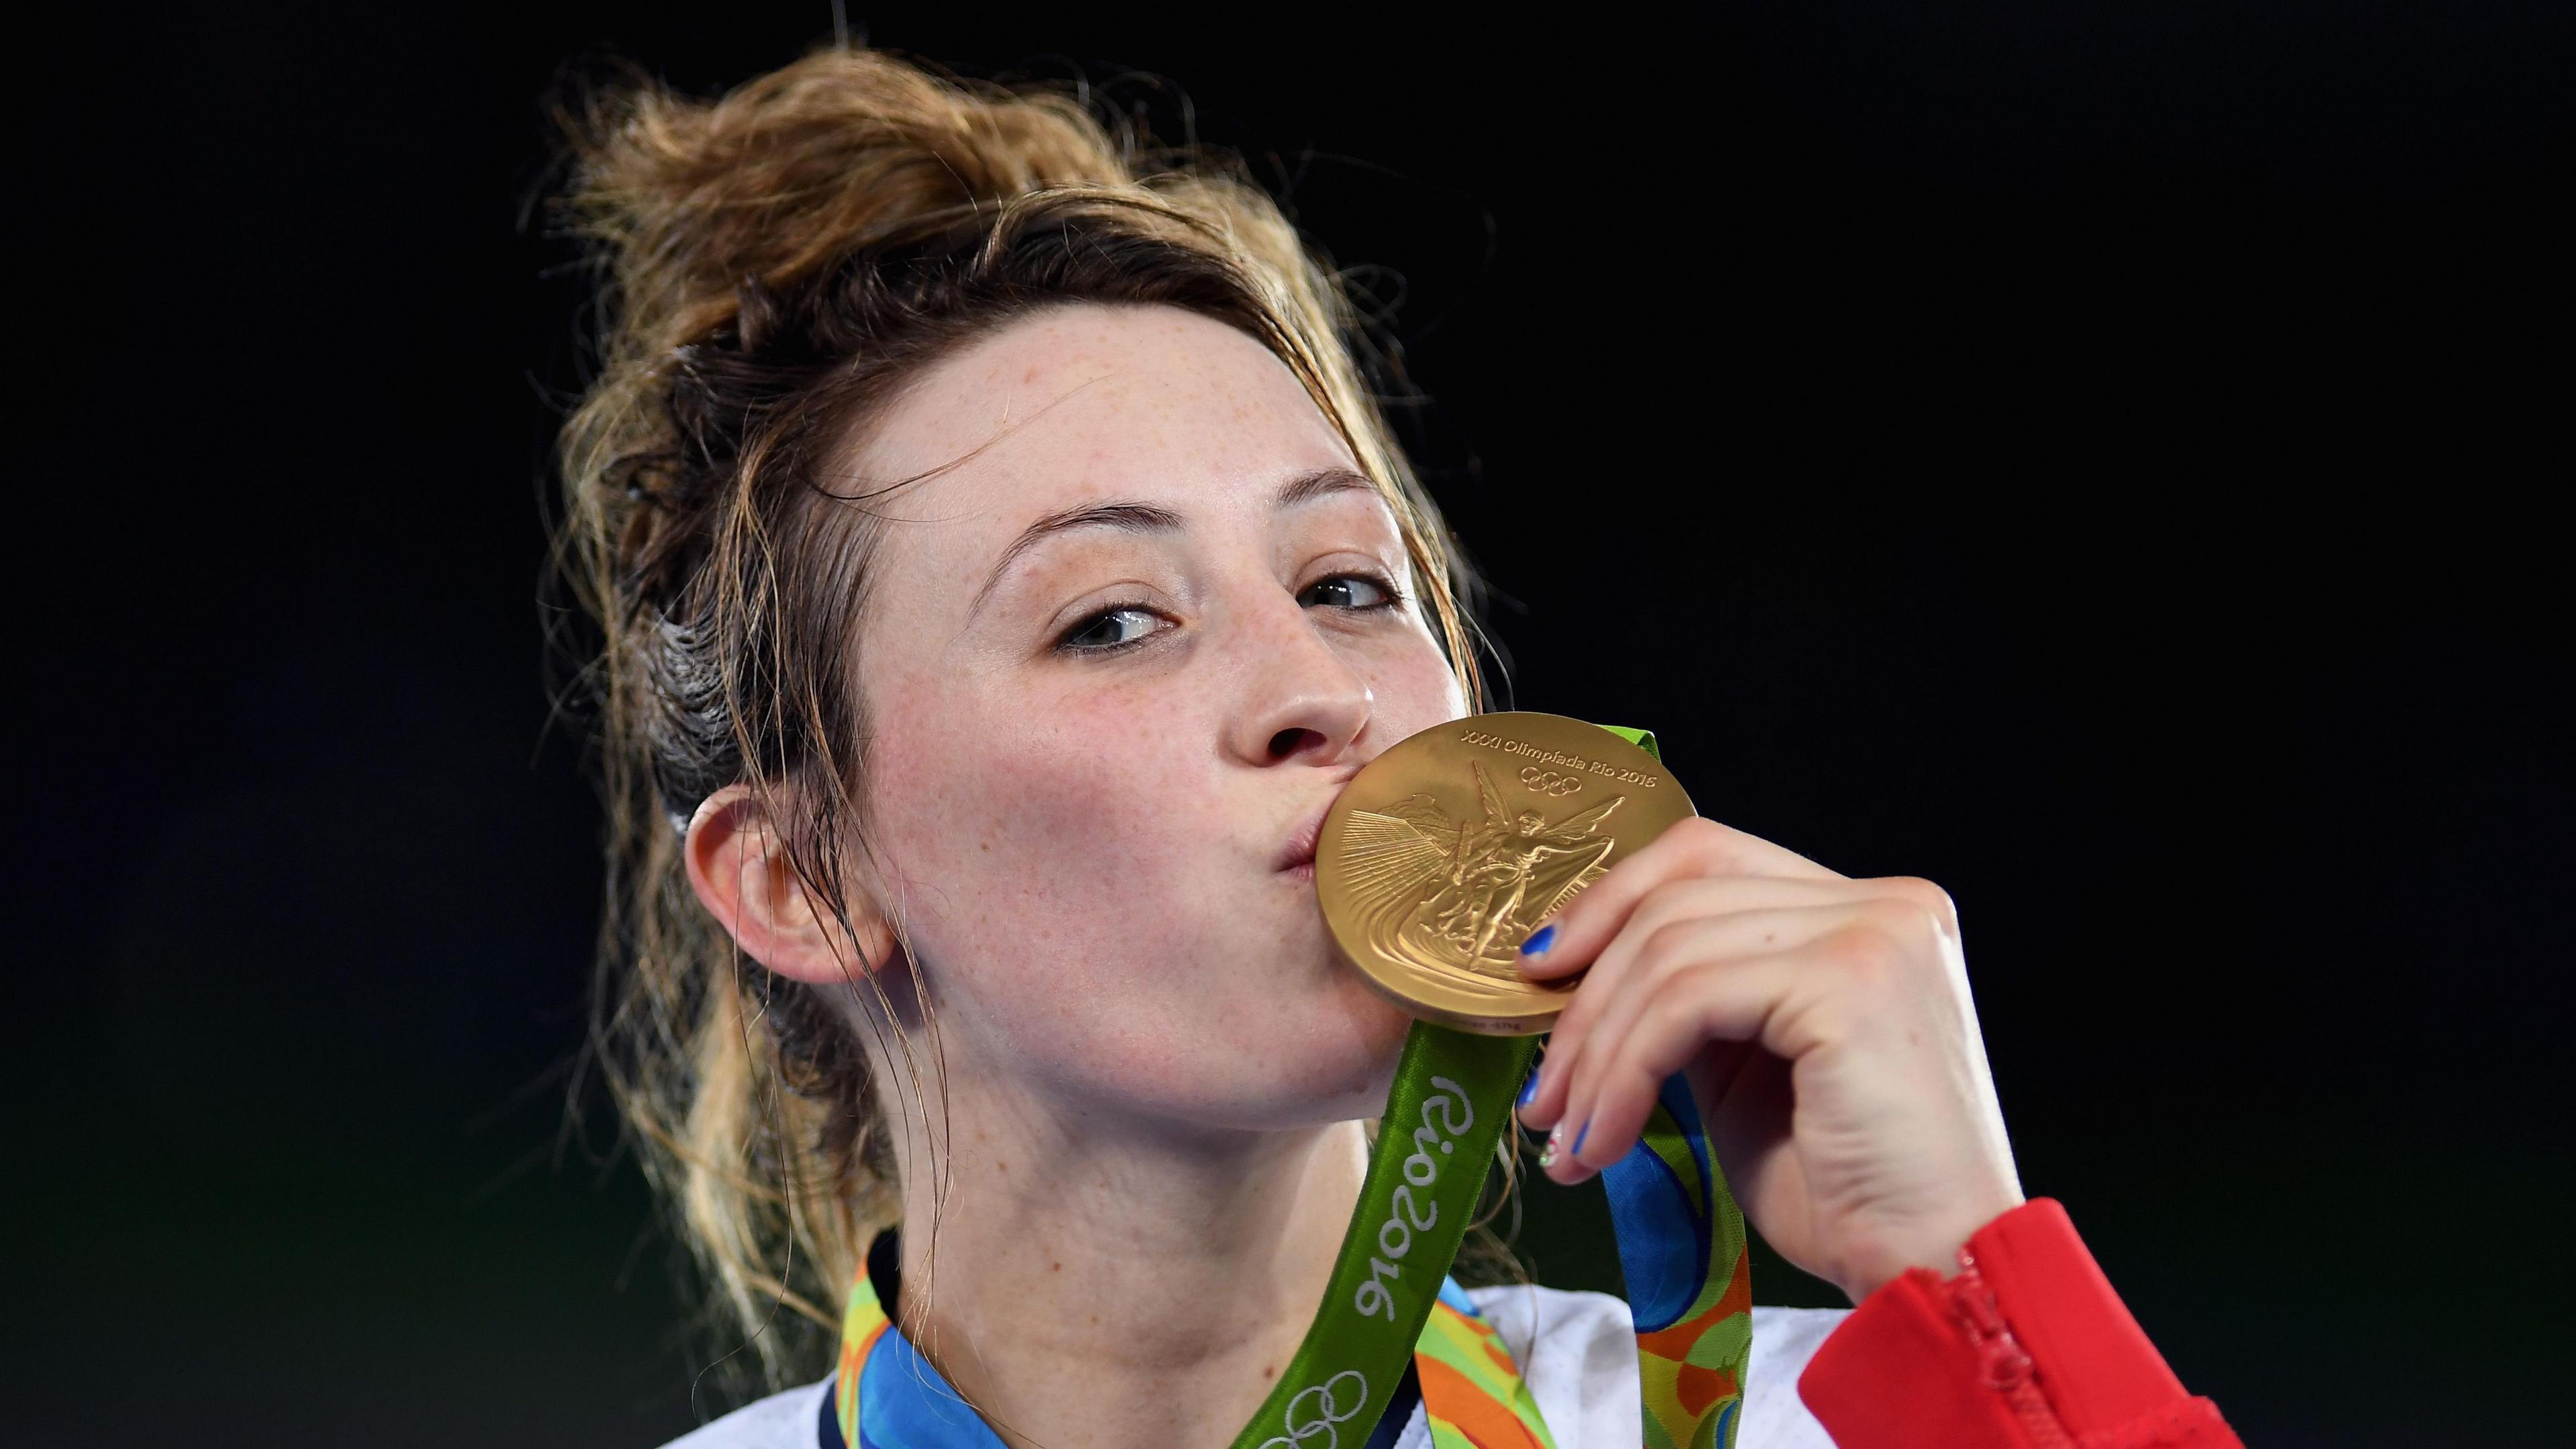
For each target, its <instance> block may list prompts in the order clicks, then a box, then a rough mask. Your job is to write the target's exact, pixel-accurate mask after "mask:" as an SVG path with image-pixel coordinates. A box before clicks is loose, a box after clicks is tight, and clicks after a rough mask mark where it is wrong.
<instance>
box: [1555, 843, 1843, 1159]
mask: <svg viewBox="0 0 2576 1449" xmlns="http://www.w3.org/2000/svg"><path fill="white" fill-rule="evenodd" d="M1860 886H1861V883H1860V882H1857V881H1848V880H1843V879H1841V878H1839V877H1837V878H1835V879H1832V880H1810V879H1804V878H1784V877H1780V876H1700V877H1685V878H1683V879H1680V880H1672V881H1666V882H1665V883H1663V884H1662V885H1659V886H1657V887H1655V888H1654V889H1653V890H1652V891H1649V892H1648V893H1647V894H1646V896H1645V898H1644V899H1643V900H1642V901H1640V902H1639V903H1638V905H1637V907H1636V909H1634V910H1633V911H1631V912H1630V913H1629V915H1628V918H1627V920H1626V921H1625V922H1624V923H1623V924H1622V925H1621V926H1620V929H1619V932H1618V934H1616V935H1615V936H1613V937H1611V940H1610V944H1609V945H1608V946H1607V947H1605V948H1603V950H1602V951H1601V952H1600V954H1599V955H1598V956H1597V957H1596V958H1595V959H1594V961H1593V963H1592V968H1591V970H1590V971H1589V972H1588V973H1587V974H1586V975H1585V976H1584V978H1583V984H1582V986H1581V987H1580V988H1579V989H1578V990H1576V992H1575V993H1574V996H1573V999H1572V1000H1571V1001H1569V1002H1568V1003H1567V1005H1566V1009H1565V1010H1564V1012H1562V1013H1560V1014H1559V1015H1558V1017H1557V1020H1556V1025H1555V1027H1554V1033H1555V1035H1554V1036H1553V1038H1552V1039H1551V1041H1550V1045H1549V1054H1548V1058H1547V1060H1546V1061H1543V1062H1542V1063H1541V1066H1540V1071H1539V1075H1538V1077H1537V1087H1536V1089H1535V1090H1534V1091H1533V1092H1532V1093H1531V1094H1530V1101H1529V1102H1528V1103H1526V1104H1524V1106H1523V1110H1522V1112H1521V1120H1522V1121H1524V1122H1527V1123H1529V1124H1530V1125H1531V1126H1534V1127H1545V1126H1547V1125H1548V1124H1549V1123H1550V1122H1552V1121H1554V1120H1555V1119H1554V1118H1553V1116H1551V1115H1548V1114H1549V1113H1552V1112H1553V1111H1554V1110H1555V1108H1556V1104H1557V1103H1558V1102H1559V1101H1560V1100H1562V1095H1563V1094H1562V1093H1561V1092H1559V1091H1557V1090H1555V1088H1557V1087H1558V1086H1560V1085H1561V1084H1562V1083H1563V1082H1564V1081H1565V1077H1566V1074H1567V1073H1568V1072H1570V1071H1572V1070H1573V1068H1574V1062H1575V1059H1576V1057H1577V1056H1578V1055H1579V1053H1578V1051H1577V1050H1576V1047H1577V1044H1578V1043H1580V1042H1581V1041H1582V1039H1583V1037H1584V1035H1585V1032H1586V1029H1587V1028H1588V1027H1589V1026H1590V1024H1591V1023H1592V1021H1593V1020H1594V1019H1595V1018H1596V1017H1597V1016H1599V1014H1600V1013H1601V1011H1602V1010H1603V1009H1604V1008H1605V1007H1606V1006H1607V1005H1608V1004H1609V1002H1610V1001H1611V999H1612V998H1613V997H1614V996H1615V995H1616V994H1617V993H1618V990H1619V987H1618V981H1619V978H1620V977H1622V976H1624V975H1625V974H1626V973H1627V970H1628V968H1629V966H1630V964H1631V963H1632V962H1633V961H1634V960H1635V959H1636V955H1637V951H1638V948H1639V947H1640V946H1641V945H1642V944H1643V943H1644V942H1645V941H1647V940H1649V939H1651V938H1652V937H1653V936H1654V935H1655V934H1656V933H1657V932H1659V931H1662V930H1664V929H1665V928H1667V927H1669V926H1671V925H1673V924H1674V923H1676V922H1679V921H1683V920H1689V919H1694V918H1700V917H1714V916H1723V915H1731V914H1736V913H1741V912H1748V911H1758V910H1762V909H1766V908H1769V909H1781V908H1793V907H1799V906H1815V905H1833V904H1839V903H1845V902H1850V901H1855V900H1859V899H1864V898H1865V893H1863V892H1861V890H1860ZM1759 944H1760V945H1761V946H1763V947H1768V946H1774V945H1776V944H1778V943H1777V942H1772V941H1764V942H1761V943H1759ZM1747 949H1754V947H1747ZM1541 1103H1545V1104H1546V1105H1545V1106H1544V1107H1541V1106H1540V1105H1539V1104H1541Z"/></svg>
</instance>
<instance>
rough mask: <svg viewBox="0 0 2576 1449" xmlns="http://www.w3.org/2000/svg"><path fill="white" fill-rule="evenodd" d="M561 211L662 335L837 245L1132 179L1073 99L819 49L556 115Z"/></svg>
mask: <svg viewBox="0 0 2576 1449" xmlns="http://www.w3.org/2000/svg"><path fill="white" fill-rule="evenodd" d="M562 125H563V128H564V131H565V134H566V136H567V138H568V140H569V142H570V146H571V150H572V154H573V162H574V168H575V169H574V174H573V176H572V178H571V184H570V185H569V186H568V187H567V188H566V193H565V202H566V206H567V210H568V213H569V216H570V219H571V220H572V222H573V224H574V226H575V227H576V229H577V230H578V231H580V232H581V233H582V234H584V235H585V236H586V237H587V238H589V239H590V240H591V241H592V242H593V243H594V244H596V245H597V246H598V247H599V249H600V251H601V252H602V253H603V254H604V257H605V260H606V261H607V263H608V266H609V270H610V273H611V276H612V280H613V282H614V285H615V287H616V290H617V292H618V294H619V300H620V303H621V305H622V307H623V309H624V314H625V316H624V320H625V323H626V327H627V329H628V331H629V335H630V337H631V338H633V339H634V340H636V341H638V342H642V343H645V344H646V345H649V346H653V347H656V348H668V347H676V346H678V345H680V344H681V343H684V342H688V341H691V340H693V339H696V338H700V337H703V336H705V335H707V334H708V333H709V332H711V331H713V330H714V329H715V328H717V327H718V326H720V325H722V324H723V323H725V322H727V321H729V320H732V319H734V318H736V317H737V316H738V315H739V316H741V317H742V322H743V328H744V332H745V334H746V340H749V334H751V333H754V332H757V331H759V330H760V326H761V323H760V319H756V318H754V317H752V316H749V315H743V314H744V312H745V309H744V305H743V299H742V294H743V293H745V292H747V291H753V290H765V291H767V292H768V293H771V294H773V295H774V294H777V293H782V292H786V291H789V290H791V289H793V288H794V287H796V286H797V285H798V284H800V283H802V282H805V281H807V280H809V279H811V278H813V277H814V276H816V275H817V274H819V273H821V272H824V271H826V270H827V269H829V268H831V267H832V266H833V265H834V264H836V263H837V262H839V261H840V260H842V259H843V258H846V257H847V256H849V255H850V254H851V253H853V252H856V251H861V250H865V249H871V248H875V247H881V246H886V245H889V244H896V243H901V242H904V241H908V240H913V239H916V238H920V237H923V236H926V235H929V234H932V233H935V232H937V231H939V230H942V229H944V228H946V227H948V226H950V225H953V224H954V223H956V222H957V221H960V220H965V219H971V218H973V217H974V216H976V215H977V214H978V213H979V212H980V211H983V210H986V209H989V208H991V207H993V206H995V205H997V204H999V203H1003V202H1007V201H1009V200H1011V199H1012V198H1015V197H1019V196H1024V195H1027V194H1029V193H1031V192H1035V191H1042V190H1047V189H1050V188H1056V187H1065V186H1086V185H1089V186H1117V185H1120V184H1122V183H1129V182H1132V181H1133V180H1134V174H1133V171H1132V168H1131V167H1130V165H1129V162H1128V158H1127V155H1126V153H1125V152H1124V151H1123V150H1122V148H1121V147H1120V146H1119V145H1118V144H1117V143H1116V142H1114V141H1113V140H1112V139H1111V138H1110V136H1109V134H1108V133H1107V132H1106V131H1105V130H1104V129H1103V128H1102V127H1101V125H1100V124H1099V123H1098V122H1097V121H1095V120H1094V119H1092V117H1091V116H1090V115H1089V114H1087V113H1086V112H1085V111H1084V110H1083V109H1082V108H1081V106H1080V105H1079V104H1077V103H1076V102H1075V101H1073V100H1072V99H1070V98H1068V97H1065V96H1061V95H1055V94H1050V93H1044V92H1033V93H1029V94H1019V93H1014V92H1008V91H1003V90H1001V89H999V88H996V87H988V86H977V85H972V84H970V83H966V82H960V81H954V80H947V79H942V78H939V77H936V76H932V75H930V74H928V73H926V72H924V71H922V70H921V69H919V68H917V67H915V66H913V65H911V64H908V63H906V62H903V61H899V60H895V59H892V58H889V57H887V56H883V55H880V54H877V53H875V52H872V51H866V50H849V49H827V50H819V51H816V52H814V53H812V54H810V55H807V56H806V57H804V58H803V59H801V60H799V61H797V62H795V63H794V64H792V65H789V66H786V67H784V68H782V69H780V70H776V71H772V72H770V73H768V74H766V75H763V76H760V77H759V78H757V79H755V80H752V81H750V82H748V83H746V84H745V85H743V86H741V87H740V88H739V89H736V90H734V91H733V92H731V93H729V94H727V95H726V96H725V97H724V98H722V99H721V100H717V101H714V102H705V101H696V100H690V99H687V98H684V97H681V96H678V95H675V94H674V93H673V92H671V91H670V90H669V89H668V88H667V87H665V86H663V85H661V84H659V83H658V82H654V81H652V80H650V79H647V78H643V77H641V76H635V75H630V76H629V77H628V78H626V79H625V80H623V81H621V82H620V83H618V84H614V85H609V86H603V87H599V88H597V89H594V90H592V91H590V92H589V93H588V94H587V95H585V96H584V97H583V98H582V100H581V101H580V102H579V103H578V104H577V105H576V106H574V107H571V108H569V109H568V110H567V112H566V113H565V114H563V116H562Z"/></svg>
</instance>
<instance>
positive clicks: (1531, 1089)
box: [1520, 1067, 1538, 1107]
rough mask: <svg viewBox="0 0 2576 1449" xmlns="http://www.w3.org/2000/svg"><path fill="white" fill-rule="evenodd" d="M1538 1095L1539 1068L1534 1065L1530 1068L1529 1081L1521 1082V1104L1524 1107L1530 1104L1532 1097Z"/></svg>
mask: <svg viewBox="0 0 2576 1449" xmlns="http://www.w3.org/2000/svg"><path fill="white" fill-rule="evenodd" d="M1537 1095H1538V1068H1536V1067H1532V1068H1530V1074H1529V1080H1528V1081H1526V1082H1523V1083H1521V1100H1520V1105H1521V1106H1524V1107H1526V1106H1528V1105H1529V1104H1530V1101H1531V1099H1532V1098H1534V1097H1536V1096H1537Z"/></svg>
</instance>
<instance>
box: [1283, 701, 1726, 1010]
mask: <svg viewBox="0 0 2576 1449" xmlns="http://www.w3.org/2000/svg"><path fill="white" fill-rule="evenodd" d="M1496 755H1500V756H1503V757H1505V758H1503V759H1499V760H1498V759H1496V758H1495V756H1496ZM1690 814H1691V806H1690V800H1689V797H1688V796H1687V795H1685V794H1684V793H1683V792H1682V790H1681V788H1680V787H1679V786H1678V785H1676V784H1674V783H1673V781H1672V778H1671V776H1670V775H1669V774H1667V773H1666V772H1665V771H1664V769H1663V767H1662V765H1661V764H1660V763H1659V762H1657V761H1656V760H1655V758H1654V757H1653V756H1651V755H1649V754H1647V753H1646V752H1645V751H1644V750H1641V749H1639V748H1637V747H1636V746H1634V745H1631V744H1629V743H1628V742H1627V741H1625V740H1622V739H1620V738H1618V737H1617V736H1615V735H1612V734H1610V733H1609V732H1608V731H1606V730H1603V729H1600V728H1598V727H1596V726H1593V725H1589V724H1585V723H1583V722H1582V721H1580V720H1573V719H1567V718H1565V717H1563V716H1561V715H1544V714H1497V715H1480V716H1477V717H1475V718H1472V719H1467V720H1456V721H1452V722H1450V723H1448V724H1445V725H1441V726H1438V727H1435V728H1433V729H1429V730H1425V731H1423V732H1422V733H1420V734H1417V735H1415V736H1413V737H1412V738H1410V739H1407V740H1403V741H1401V742H1399V743H1397V744H1396V745H1394V746H1392V747H1390V748H1389V749H1388V750H1387V751H1386V752H1385V753H1384V754H1382V755H1380V756H1379V757H1378V758H1377V759H1376V760H1373V761H1371V762H1370V764H1369V766H1368V768H1367V769H1365V770H1363V771H1361V772H1360V774H1359V775H1358V776H1357V777H1356V778H1354V779H1353V780H1352V781H1351V783H1350V785H1349V787H1348V788H1346V789H1345V790H1344V791H1343V792H1342V796H1341V798H1340V799H1339V800H1337V801H1335V802H1334V804H1333V807H1332V809H1331V811H1330V812H1329V813H1328V814H1327V815H1326V817H1325V821H1324V832H1323V837H1322V839H1321V840H1319V841H1318V842H1317V850H1316V853H1315V868H1316V886H1317V894H1318V896H1319V897H1320V899H1321V900H1322V902H1323V906H1324V914H1325V918H1326V920H1327V921H1328V922H1329V923H1330V924H1331V926H1332V929H1333V935H1334V938H1335V940H1336V941H1337V942H1338V943H1339V944H1340V946H1341V948H1342V951H1343V954H1345V955H1346V956H1348V957H1349V958H1350V959H1351V961H1352V962H1353V963H1354V964H1355V965H1357V966H1358V967H1359V968H1360V970H1361V971H1362V972H1363V973H1364V974H1366V975H1367V976H1368V978H1369V979H1370V980H1371V981H1373V982H1374V983H1376V985H1377V986H1378V987H1379V989H1380V990H1382V991H1385V992H1387V993H1388V994H1389V995H1391V996H1393V997H1394V998H1395V999H1396V1000H1397V1001H1399V1002H1401V1003H1402V1004H1403V1005H1404V1006H1405V1007H1406V1008H1407V1009H1408V1010H1411V1011H1412V1012H1413V1013H1414V1014H1415V1015H1417V1016H1422V1017H1425V1018H1428V1019H1430V1020H1435V1021H1440V1022H1443V1023H1445V1024H1448V1025H1451V1026H1457V1027H1462V1028H1465V1029H1467V1030H1471V1031H1483V1032H1488V1033H1493V1034H1497V1035H1522V1034H1528V1033H1533V1032H1539V1031H1544V1030H1546V1029H1547V1028H1548V1026H1550V1025H1551V1024H1553V1023H1554V1021H1555V1019H1556V1014H1557V1012H1558V1011H1559V1010H1560V1009H1562V1005H1563V999H1564V997H1565V995H1566V994H1567V993H1568V992H1569V991H1570V990H1571V989H1572V988H1571V986H1570V985H1564V984H1560V985H1539V984H1535V983H1530V982H1525V981H1523V980H1522V979H1521V977H1520V973H1519V970H1518V961H1519V958H1520V945H1521V942H1523V941H1525V940H1527V939H1528V938H1529V935H1530V932H1531V931H1533V930H1534V929H1536V928H1537V926H1538V924H1539V923H1540V922H1541V921H1542V920H1544V919H1545V918H1546V917H1547V916H1548V915H1549V914H1550V913H1551V912H1553V911H1555V910H1556V909H1557V908H1559V907H1560V906H1562V905H1564V904H1565V902H1566V901H1567V900H1569V899H1571V898H1572V897H1573V896H1574V894H1575V893H1576V892H1578V891H1580V890H1582V889H1583V888H1584V887H1585V886H1588V885H1590V884H1591V883H1592V882H1593V881H1595V880H1598V879H1600V877H1601V876H1602V875H1603V874H1604V873H1606V872H1607V871H1608V870H1609V868H1610V867H1611V866H1612V865H1613V864H1615V863H1616V862H1617V860H1618V859H1619V858H1620V857H1622V856H1624V855H1626V854H1627V853H1629V852H1630V851H1632V850H1634V849H1636V848H1637V847H1639V846H1642V845H1644V844H1645V843H1646V842H1647V841H1649V840H1651V839H1653V838H1654V837H1655V836H1657V835H1659V834H1661V833H1662V832H1663V830H1664V829H1665V827H1667V826H1669V825H1671V824H1672V823H1673V822H1674V821H1676V820H1679V819H1683V818H1685V817H1687V816H1688V815H1690Z"/></svg>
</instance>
